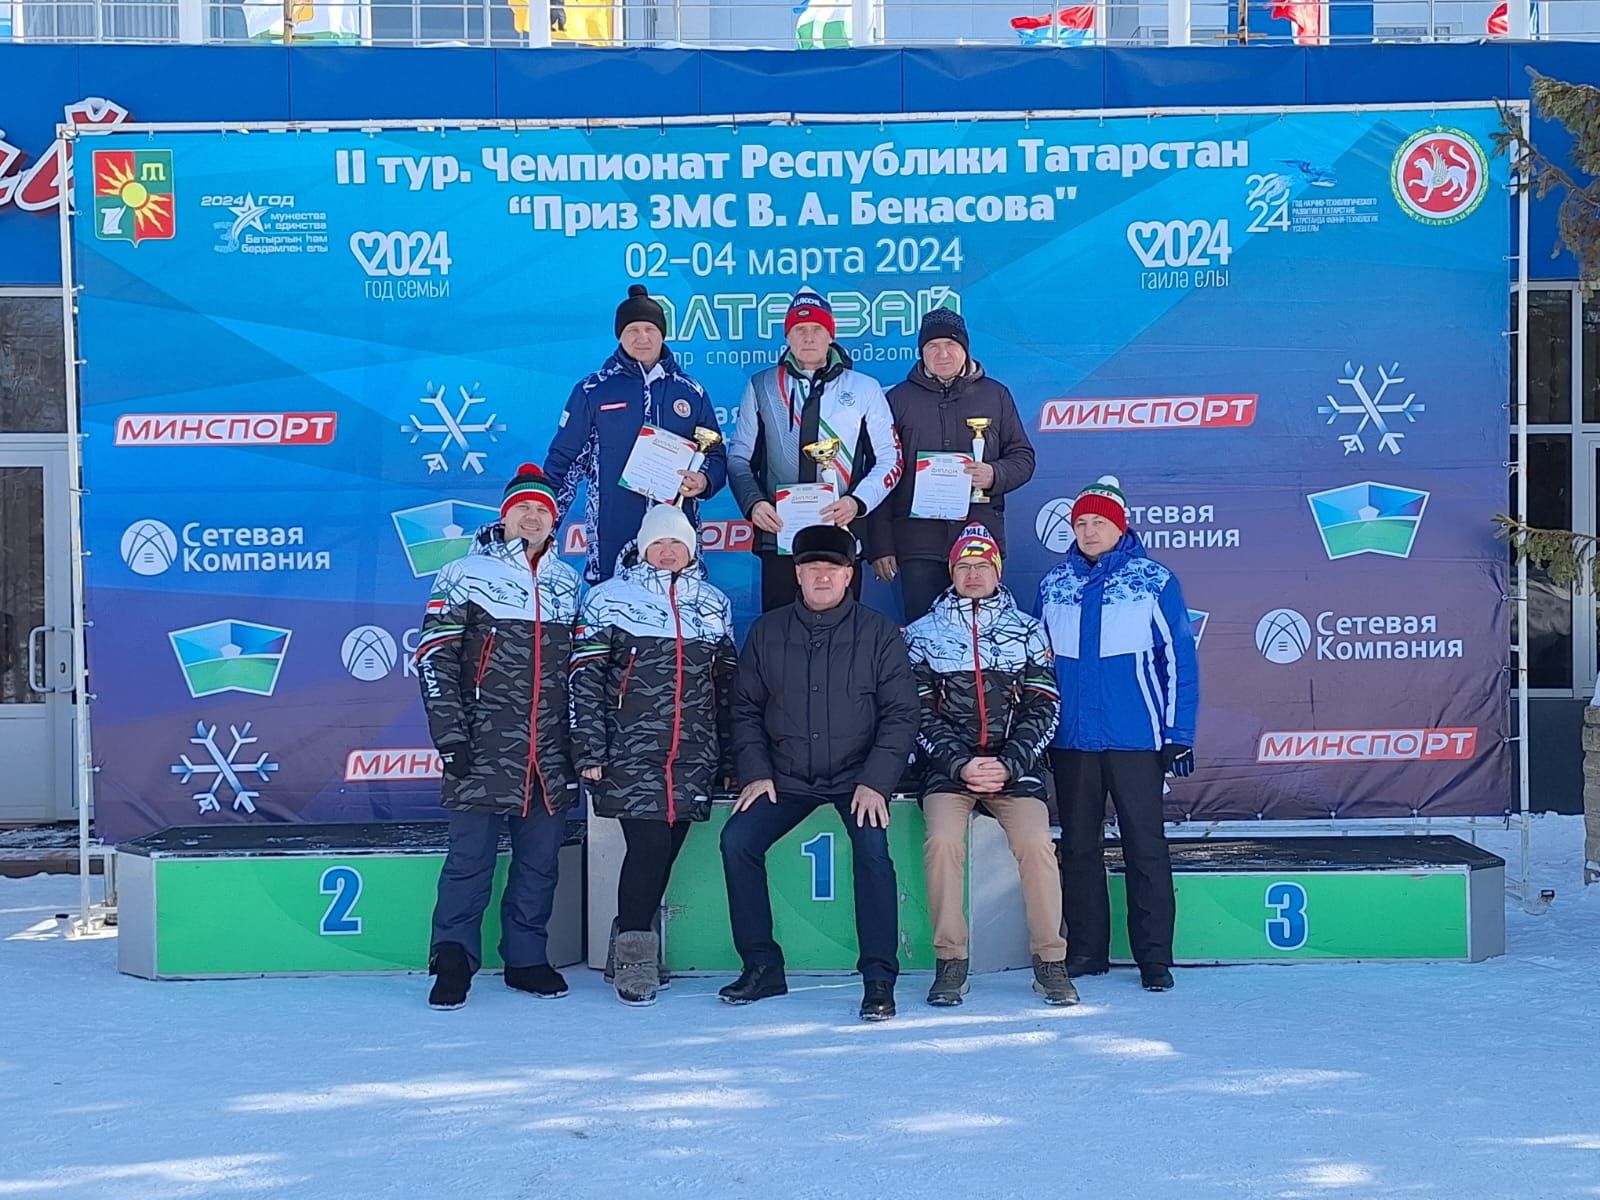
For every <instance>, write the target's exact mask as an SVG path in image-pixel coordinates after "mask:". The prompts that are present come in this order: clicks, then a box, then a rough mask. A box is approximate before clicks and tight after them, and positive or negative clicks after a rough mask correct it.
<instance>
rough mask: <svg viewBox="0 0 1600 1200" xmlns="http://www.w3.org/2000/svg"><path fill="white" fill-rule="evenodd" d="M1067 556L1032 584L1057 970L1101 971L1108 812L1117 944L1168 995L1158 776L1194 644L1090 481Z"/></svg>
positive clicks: (1166, 876) (1176, 759)
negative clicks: (1111, 814)
mask: <svg viewBox="0 0 1600 1200" xmlns="http://www.w3.org/2000/svg"><path fill="white" fill-rule="evenodd" d="M1072 532H1073V537H1074V539H1075V540H1074V544H1073V546H1072V548H1071V549H1070V550H1069V551H1068V552H1067V561H1066V562H1064V563H1061V564H1060V565H1058V566H1056V567H1054V568H1053V569H1052V570H1051V571H1050V573H1049V574H1048V575H1046V576H1045V577H1044V580H1043V581H1042V582H1041V583H1040V584H1039V617H1040V619H1041V620H1042V621H1043V622H1044V626H1045V630H1046V631H1047V632H1048V633H1049V635H1050V644H1051V646H1052V647H1053V648H1054V650H1055V659H1056V680H1057V682H1058V684H1059V685H1060V688H1061V724H1060V725H1059V726H1058V727H1057V730H1056V736H1055V741H1054V743H1053V744H1052V749H1051V751H1050V758H1051V767H1052V769H1053V771H1054V773H1055V781H1056V802H1057V806H1058V808H1059V810H1060V816H1061V899H1062V911H1063V914H1064V915H1065V917H1066V921H1067V949H1068V954H1067V973H1068V974H1069V975H1070V976H1083V975H1103V974H1105V972H1106V971H1107V970H1109V969H1110V962H1109V960H1110V957H1111V900H1110V897H1109V895H1108V894H1107V891H1106V871H1105V855H1104V844H1103V837H1104V833H1105V808H1106V795H1107V793H1109V794H1110V796H1111V802H1112V804H1113V805H1115V806H1116V810H1117V829H1118V831H1119V833H1120V835H1121V838H1122V858H1123V862H1124V863H1125V864H1126V871H1127V874H1126V879H1127V885H1128V942H1129V944H1130V946H1131V947H1132V950H1133V957H1134V961H1135V962H1137V963H1138V964H1139V975H1140V979H1141V981H1142V982H1143V984H1144V986H1145V988H1146V989H1147V990H1149V991H1152V992H1164V991H1166V990H1167V989H1168V988H1170V987H1171V986H1172V971H1171V966H1172V923H1173V915H1174V906H1173V899H1172V863H1171V860H1170V859H1169V858H1168V856H1167V839H1166V832H1165V829H1164V827H1163V816H1162V799H1161V796H1162V790H1163V783H1162V777H1163V776H1164V775H1167V774H1169V773H1170V774H1172V775H1174V776H1183V775H1188V774H1189V773H1190V772H1191V771H1193V770H1194V752H1193V750H1192V749H1191V747H1192V746H1193V745H1194V724H1195V710H1196V709H1197V708H1198V707H1199V703H1200V681H1199V677H1198V674H1197V672H1196V661H1195V653H1194V635H1193V633H1192V632H1191V631H1190V628H1189V607H1188V605H1187V604H1186V603H1185V602H1184V599H1183V590H1182V589H1181V588H1180V587H1179V586H1178V578H1177V576H1175V575H1174V574H1173V573H1172V572H1171V571H1169V570H1168V569H1167V568H1166V567H1164V566H1162V565H1161V564H1160V563H1158V562H1156V561H1154V560H1153V559H1150V558H1147V557H1145V552H1144V545H1143V544H1142V543H1141V542H1140V541H1139V538H1138V535H1137V534H1134V533H1131V532H1129V530H1128V503H1127V500H1126V499H1125V498H1124V497H1123V494H1122V487H1121V484H1119V483H1118V482H1117V479H1116V477H1115V476H1113V475H1102V476H1101V477H1100V478H1099V479H1098V480H1096V481H1095V482H1094V483H1093V484H1091V485H1090V486H1089V487H1087V488H1085V489H1084V490H1083V491H1082V492H1081V493H1080V494H1079V495H1078V498H1077V500H1076V501H1075V502H1074V503H1073V506H1072Z"/></svg>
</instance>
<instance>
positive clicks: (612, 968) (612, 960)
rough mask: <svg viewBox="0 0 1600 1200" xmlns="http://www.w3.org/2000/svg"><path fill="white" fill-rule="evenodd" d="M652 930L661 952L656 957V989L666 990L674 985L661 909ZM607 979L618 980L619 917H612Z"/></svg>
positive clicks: (610, 980) (608, 981) (607, 980)
mask: <svg viewBox="0 0 1600 1200" xmlns="http://www.w3.org/2000/svg"><path fill="white" fill-rule="evenodd" d="M650 930H651V932H652V933H654V934H655V935H656V937H657V938H658V939H659V941H658V944H659V945H660V947H661V953H660V955H659V956H657V958H656V978H657V983H656V991H658V992H664V991H666V990H667V989H668V988H669V987H671V986H672V976H671V975H669V974H668V973H667V943H666V939H665V938H662V937H661V910H660V909H657V910H656V919H655V920H654V921H652V922H651V924H650ZM605 981H606V982H607V983H615V982H616V981H617V918H615V917H612V918H611V940H610V941H609V942H607V943H606V971H605Z"/></svg>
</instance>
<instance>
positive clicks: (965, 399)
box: [866, 362, 1034, 562]
mask: <svg viewBox="0 0 1600 1200" xmlns="http://www.w3.org/2000/svg"><path fill="white" fill-rule="evenodd" d="M889 409H890V412H891V413H892V414H893V416H894V426H895V430H896V432H898V433H899V435H900V453H901V456H902V459H903V461H904V463H905V467H906V470H905V473H904V474H903V475H902V476H901V479H900V482H899V484H898V485H897V486H896V487H895V489H894V491H893V492H892V493H891V494H890V496H889V498H888V500H886V501H885V502H884V503H883V504H881V505H879V506H878V507H877V508H876V509H874V510H873V513H872V516H871V517H870V518H869V519H868V521H867V539H866V549H867V556H868V557H869V558H882V557H883V556H884V555H886V554H892V555H894V556H896V557H897V558H903V559H931V560H934V561H937V562H944V561H945V559H946V558H947V557H948V556H949V554H950V547H951V546H953V545H954V544H955V540H956V538H957V537H958V536H959V535H960V533H961V530H962V529H963V528H964V527H965V526H967V525H969V524H971V523H972V522H974V521H977V522H980V523H982V524H983V525H985V526H987V527H988V529H989V532H990V533H991V534H993V535H994V540H995V543H996V544H997V545H998V546H999V547H1000V549H1001V551H1002V552H1004V550H1005V545H1006V530H1005V512H1006V501H1005V497H1006V493H1007V492H1014V491H1016V489H1017V488H1019V487H1021V486H1022V485H1023V484H1025V483H1027V482H1028V480H1030V479H1031V478H1033V465H1034V458H1033V444H1032V443H1031V442H1029V441H1028V431H1027V429H1026V428H1025V427H1024V426H1023V424H1022V417H1021V415H1020V414H1019V413H1018V412H1017V402H1016V401H1015V400H1013V399H1012V398H1011V392H1010V389H1008V388H1007V387H1006V385H1005V384H1003V383H1000V382H999V381H997V380H994V379H991V378H989V376H987V375H985V374H984V373H983V366H982V364H980V363H976V362H972V363H969V364H968V370H967V372H966V374H964V375H960V376H958V377H957V378H955V379H953V380H952V381H951V382H950V383H948V384H943V383H940V382H939V381H938V380H937V379H936V378H934V377H933V376H932V375H930V374H928V372H927V369H926V368H925V367H923V365H922V364H921V363H918V364H917V365H916V366H914V367H912V368H911V373H910V374H909V375H907V376H906V378H905V381H904V382H902V383H897V384H895V386H894V387H892V388H890V389H889ZM969 417H988V418H989V427H988V428H987V429H985V430H984V433H983V461H984V462H986V463H988V464H989V465H990V466H992V467H993V468H994V483H993V484H991V485H990V486H989V487H987V488H985V489H984V490H985V491H986V492H988V493H989V495H990V496H992V497H993V500H991V501H990V502H989V503H987V504H974V505H973V506H972V507H971V509H970V510H969V511H968V513H967V518H966V520H964V521H933V520H929V519H927V518H923V517H913V516H912V515H911V495H912V492H913V490H914V489H915V485H916V480H915V479H914V478H913V476H914V475H915V474H916V467H917V453H918V452H919V451H921V452H923V453H943V452H945V451H949V452H951V453H956V454H971V453H972V430H971V428H969V427H968V425H967V418H969Z"/></svg>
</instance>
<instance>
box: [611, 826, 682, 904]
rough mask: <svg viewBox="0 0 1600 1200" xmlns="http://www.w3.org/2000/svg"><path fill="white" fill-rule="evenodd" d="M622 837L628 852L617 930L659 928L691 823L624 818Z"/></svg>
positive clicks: (621, 877) (619, 887)
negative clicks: (663, 900)
mask: <svg viewBox="0 0 1600 1200" xmlns="http://www.w3.org/2000/svg"><path fill="white" fill-rule="evenodd" d="M618 824H620V825H621V826H622V840H623V841H625V842H627V843H628V852H627V854H625V855H624V856H623V859H622V873H621V875H619V876H618V878H617V932H619V933H644V932H647V931H649V930H651V929H654V928H655V919H656V912H657V910H659V909H660V907H661V898H662V897H663V896H665V895H666V894H667V880H669V879H670V878H671V877H672V864H673V863H675V862H677V861H678V851H679V850H682V849H683V839H684V838H686V837H688V836H689V822H688V821H675V822H673V823H672V824H671V825H668V824H667V823H666V822H665V821H652V820H647V819H644V818H641V817H623V818H621V820H620V821H619V822H618Z"/></svg>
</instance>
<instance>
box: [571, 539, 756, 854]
mask: <svg viewBox="0 0 1600 1200" xmlns="http://www.w3.org/2000/svg"><path fill="white" fill-rule="evenodd" d="M619 561H620V564H621V565H620V566H619V569H618V571H617V573H616V574H615V575H614V576H613V577H612V578H611V579H609V580H607V581H606V582H605V583H602V584H601V585H600V586H599V587H597V588H595V589H594V590H593V591H591V592H590V593H589V596H588V599H587V600H585V601H584V604H583V613H582V615H581V617H580V618H579V620H578V632H577V635H576V637H575V639H574V646H573V652H572V676H571V682H570V685H569V688H570V696H571V707H572V754H573V760H574V762H575V763H576V765H577V768H578V769H579V770H580V771H581V770H584V769H586V768H588V767H603V768H604V769H605V774H604V776H603V777H602V778H601V779H600V781H599V782H598V783H589V784H588V785H587V786H588V791H589V795H590V796H591V797H592V799H593V801H594V811H595V813H596V814H597V815H598V816H602V817H641V818H647V819H652V820H658V821H667V822H669V823H671V822H674V821H704V820H705V819H706V818H707V817H709V816H710V815H711V793H712V790H713V789H714V788H716V787H717V786H718V785H719V784H720V782H721V779H722V776H723V775H724V773H725V772H724V770H723V760H724V759H725V758H727V757H729V755H728V751H727V747H728V744H729V739H728V702H729V698H730V696H731V695H732V691H733V672H734V667H735V651H734V645H733V606H732V605H731V604H730V603H729V601H728V597H727V596H725V595H723V593H722V592H720V591H719V590H717V589H716V588H715V587H713V586H712V585H711V583H710V581H709V580H707V579H706V577H705V572H704V570H703V569H702V568H701V567H700V566H699V564H695V565H693V566H691V567H690V568H689V569H688V570H687V571H683V572H681V573H679V574H676V575H674V574H672V573H671V572H669V571H661V570H658V569H656V568H655V567H652V566H650V565H648V564H647V563H643V562H640V561H639V560H638V557H637V551H636V550H635V549H634V548H633V547H629V548H628V549H626V550H624V551H623V554H622V555H621V558H620V560H619Z"/></svg>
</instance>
